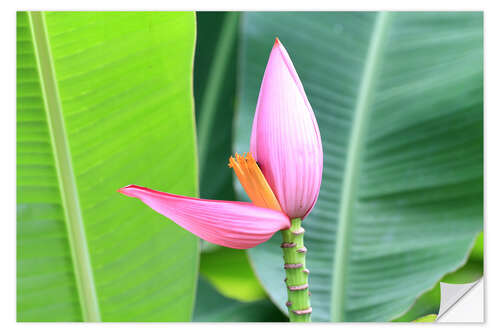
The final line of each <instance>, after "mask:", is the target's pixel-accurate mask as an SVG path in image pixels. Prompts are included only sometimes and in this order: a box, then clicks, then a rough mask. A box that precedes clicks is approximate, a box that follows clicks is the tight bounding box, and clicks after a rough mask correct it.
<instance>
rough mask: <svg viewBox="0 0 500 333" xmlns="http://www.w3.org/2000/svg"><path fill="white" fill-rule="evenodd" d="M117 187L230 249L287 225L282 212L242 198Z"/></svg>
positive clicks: (252, 243)
mask: <svg viewBox="0 0 500 333" xmlns="http://www.w3.org/2000/svg"><path fill="white" fill-rule="evenodd" d="M118 191H119V192H120V193H123V194H125V195H127V196H129V197H135V198H139V199H140V200H142V202H144V203H145V204H146V205H148V206H149V207H151V208H152V209H153V210H155V211H157V212H158V213H160V214H162V215H164V216H166V217H168V218H169V219H171V220H172V221H174V222H175V223H176V224H177V225H179V226H181V227H182V228H184V229H186V230H188V231H190V232H191V233H193V234H195V235H196V236H198V237H200V238H202V239H204V240H206V241H209V242H211V243H214V244H218V245H222V246H226V247H231V248H234V249H248V248H252V247H255V246H257V245H259V244H260V243H263V242H265V241H267V240H268V239H269V238H271V236H272V235H273V234H274V233H275V232H276V231H278V230H281V229H288V228H289V227H290V220H289V219H288V217H287V216H286V215H285V214H283V213H281V212H278V211H275V210H272V209H268V208H261V207H257V206H255V205H253V204H250V203H246V202H235V201H234V202H233V201H220V200H203V199H196V198H190V197H185V196H180V195H174V194H169V193H164V192H158V191H155V190H151V189H148V188H146V187H141V186H136V185H129V186H126V187H123V188H121V189H119V190H118Z"/></svg>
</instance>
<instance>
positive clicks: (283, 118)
mask: <svg viewBox="0 0 500 333" xmlns="http://www.w3.org/2000/svg"><path fill="white" fill-rule="evenodd" d="M250 151H251V153H248V154H245V155H243V156H241V155H238V154H236V155H235V157H231V158H230V159H229V166H230V167H231V168H233V170H234V172H235V174H236V176H237V177H238V179H239V180H240V183H241V184H242V186H243V188H244V189H245V191H246V192H247V194H248V196H249V197H250V199H251V201H252V203H245V202H230V201H220V200H203V199H197V198H190V197H185V196H179V195H174V194H169V193H164V192H158V191H154V190H151V189H148V188H145V187H140V186H136V185H130V186H126V187H124V188H121V189H119V190H118V191H119V192H121V193H123V194H125V195H127V196H130V197H135V198H138V199H140V200H142V201H143V202H144V203H145V204H146V205H148V206H149V207H151V208H152V209H153V210H155V211H157V212H158V213H160V214H162V215H164V216H166V217H168V218H169V219H171V220H172V221H174V222H175V223H176V224H178V225H179V226H180V227H182V228H184V229H186V230H188V231H190V232H191V233H193V234H195V235H197V236H198V237H200V238H202V239H204V240H207V241H209V242H212V243H215V244H218V245H222V246H226V247H231V248H236V249H248V248H252V247H255V246H257V245H258V244H260V243H263V242H265V241H267V240H268V239H269V238H271V237H272V235H273V234H274V233H275V232H276V231H278V230H286V229H289V228H290V226H291V224H290V219H293V218H304V217H305V216H307V214H309V212H310V211H311V209H312V208H313V206H314V204H315V203H316V200H317V197H318V193H319V188H320V185H321V175H322V168H323V151H322V147H321V137H320V133H319V130H318V125H317V123H316V119H315V117H314V113H313V111H312V108H311V106H310V104H309V102H308V100H307V97H306V94H305V92H304V88H303V87H302V84H301V82H300V80H299V77H298V75H297V73H296V71H295V68H294V66H293V64H292V61H291V60H290V57H289V56H288V54H287V52H286V50H285V48H284V47H283V45H281V43H280V42H279V40H278V39H276V42H275V44H274V47H273V49H272V51H271V54H270V57H269V61H268V64H267V67H266V71H265V73H264V78H263V80H262V85H261V89H260V94H259V99H258V102H257V109H256V112H255V118H254V122H253V129H252V137H251V148H250ZM254 157H255V159H254ZM261 170H262V171H261Z"/></svg>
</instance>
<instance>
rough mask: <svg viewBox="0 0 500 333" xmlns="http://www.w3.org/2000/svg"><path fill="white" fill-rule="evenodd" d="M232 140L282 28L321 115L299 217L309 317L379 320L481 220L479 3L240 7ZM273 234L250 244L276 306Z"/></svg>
mask: <svg viewBox="0 0 500 333" xmlns="http://www.w3.org/2000/svg"><path fill="white" fill-rule="evenodd" d="M241 35H242V36H241V38H242V50H241V58H240V61H241V64H240V70H241V72H240V77H241V84H240V85H239V87H240V91H239V94H240V105H239V115H238V125H237V133H238V137H237V139H236V145H237V150H238V151H240V152H244V151H247V150H248V146H249V137H250V129H251V121H252V118H253V113H254V110H255V105H256V101H257V95H258V92H259V86H260V80H261V78H262V74H263V72H264V68H265V64H266V61H267V58H268V55H269V52H270V49H271V47H272V44H273V39H274V37H276V36H279V38H280V40H281V41H282V42H283V44H284V45H285V47H286V48H287V49H288V51H289V53H290V56H291V58H292V60H293V62H294V64H295V66H296V69H297V72H298V74H299V76H300V77H301V80H302V82H303V84H304V87H305V90H306V93H307V95H308V97H309V100H310V102H311V105H312V107H313V109H314V110H315V113H316V117H317V119H318V123H319V127H320V131H321V135H322V139H323V149H324V172H323V182H322V186H321V192H320V196H319V200H318V202H317V204H316V207H315V209H314V210H313V211H312V213H311V215H310V216H309V217H307V219H306V220H305V221H304V226H305V229H306V236H305V237H306V239H305V242H306V246H307V247H308V249H309V251H308V259H307V260H308V268H310V270H311V276H310V285H311V287H310V289H311V292H312V307H313V320H316V321H330V320H333V321H387V320H391V319H393V318H395V317H397V316H398V315H401V314H402V313H404V312H405V311H406V310H407V309H408V308H409V307H410V306H411V304H412V303H413V302H414V301H415V299H416V298H417V297H418V295H420V294H422V293H423V292H424V291H426V290H428V289H430V288H432V286H433V285H434V284H435V283H436V282H437V281H438V280H439V279H440V278H441V277H442V276H443V275H444V274H445V273H447V272H449V271H452V270H454V269H456V268H457V267H458V266H460V265H462V264H463V263H464V261H465V258H466V256H467V253H468V251H469V249H470V247H471V245H472V242H473V239H474V237H475V235H476V234H477V233H478V232H479V231H480V230H481V228H482V204H483V194H482V190H483V185H482V184H483V154H482V152H483V129H482V123H483V115H482V106H483V82H482V79H483V76H482V72H483V58H482V57H483V50H482V41H483V36H482V14H481V13H466V12H460V13H459V12H456V13H445V12H440V13H396V12H391V13H388V12H380V13H369V12H357V13H349V12H343V13H300V14H298V13H246V14H245V15H244V16H243V27H242V31H241ZM279 243H280V237H279V235H276V236H275V237H273V238H272V240H271V241H269V242H267V243H264V244H262V245H260V246H258V247H257V248H255V249H252V250H251V251H250V257H251V260H252V261H253V263H254V265H255V267H256V271H257V274H258V276H259V278H260V280H261V281H262V282H263V284H264V286H265V288H266V289H267V291H268V292H269V293H270V295H271V297H272V298H273V299H274V301H275V302H276V303H277V304H279V306H280V307H281V308H282V310H283V311H285V301H286V291H285V288H284V284H283V278H284V276H285V274H284V272H283V270H282V262H281V261H282V258H281V255H282V254H281V251H280V248H279Z"/></svg>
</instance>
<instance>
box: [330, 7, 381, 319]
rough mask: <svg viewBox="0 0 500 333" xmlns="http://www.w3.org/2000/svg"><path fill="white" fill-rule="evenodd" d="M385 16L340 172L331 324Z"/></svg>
mask: <svg viewBox="0 0 500 333" xmlns="http://www.w3.org/2000/svg"><path fill="white" fill-rule="evenodd" d="M389 16H390V13H389V12H378V13H377V18H376V20H375V24H374V30H373V34H372V36H371V40H370V45H369V47H368V53H367V57H366V63H365V67H364V69H363V73H362V77H361V83H360V88H359V95H358V100H357V103H356V108H355V110H354V117H353V125H352V129H351V135H350V138H349V148H348V151H347V160H346V164H345V169H344V177H343V179H344V182H343V184H342V192H341V198H340V209H339V219H338V229H337V230H338V232H337V238H336V246H335V253H334V256H335V261H334V263H333V282H332V290H331V310H330V316H331V321H334V322H341V321H344V315H345V295H346V277H347V265H348V258H349V246H350V242H351V229H352V221H353V214H354V202H355V199H356V188H357V180H358V176H359V169H360V163H361V155H362V152H363V143H364V138H365V134H366V128H367V123H368V117H369V111H370V102H371V99H372V95H373V87H374V85H375V81H376V80H375V78H376V75H375V74H376V72H377V67H378V65H379V63H380V54H381V50H382V44H383V41H384V39H385V37H386V35H387V30H388V26H389V24H388V23H389Z"/></svg>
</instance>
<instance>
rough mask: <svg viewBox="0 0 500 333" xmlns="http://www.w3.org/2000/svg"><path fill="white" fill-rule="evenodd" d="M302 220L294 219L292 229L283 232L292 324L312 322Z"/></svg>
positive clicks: (289, 312)
mask: <svg viewBox="0 0 500 333" xmlns="http://www.w3.org/2000/svg"><path fill="white" fill-rule="evenodd" d="M301 222H302V220H301V219H299V218H297V219H292V226H291V227H290V229H287V230H282V231H281V234H282V236H283V243H282V244H281V247H282V248H283V258H284V259H285V271H286V279H285V282H286V287H287V292H288V301H287V303H286V305H287V307H288V314H289V317H290V321H291V322H310V321H311V311H312V309H311V302H310V300H309V296H310V293H309V284H308V277H309V270H308V269H307V268H306V253H307V249H306V248H305V246H304V232H305V230H304V228H302V227H301V226H300V223H301Z"/></svg>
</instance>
